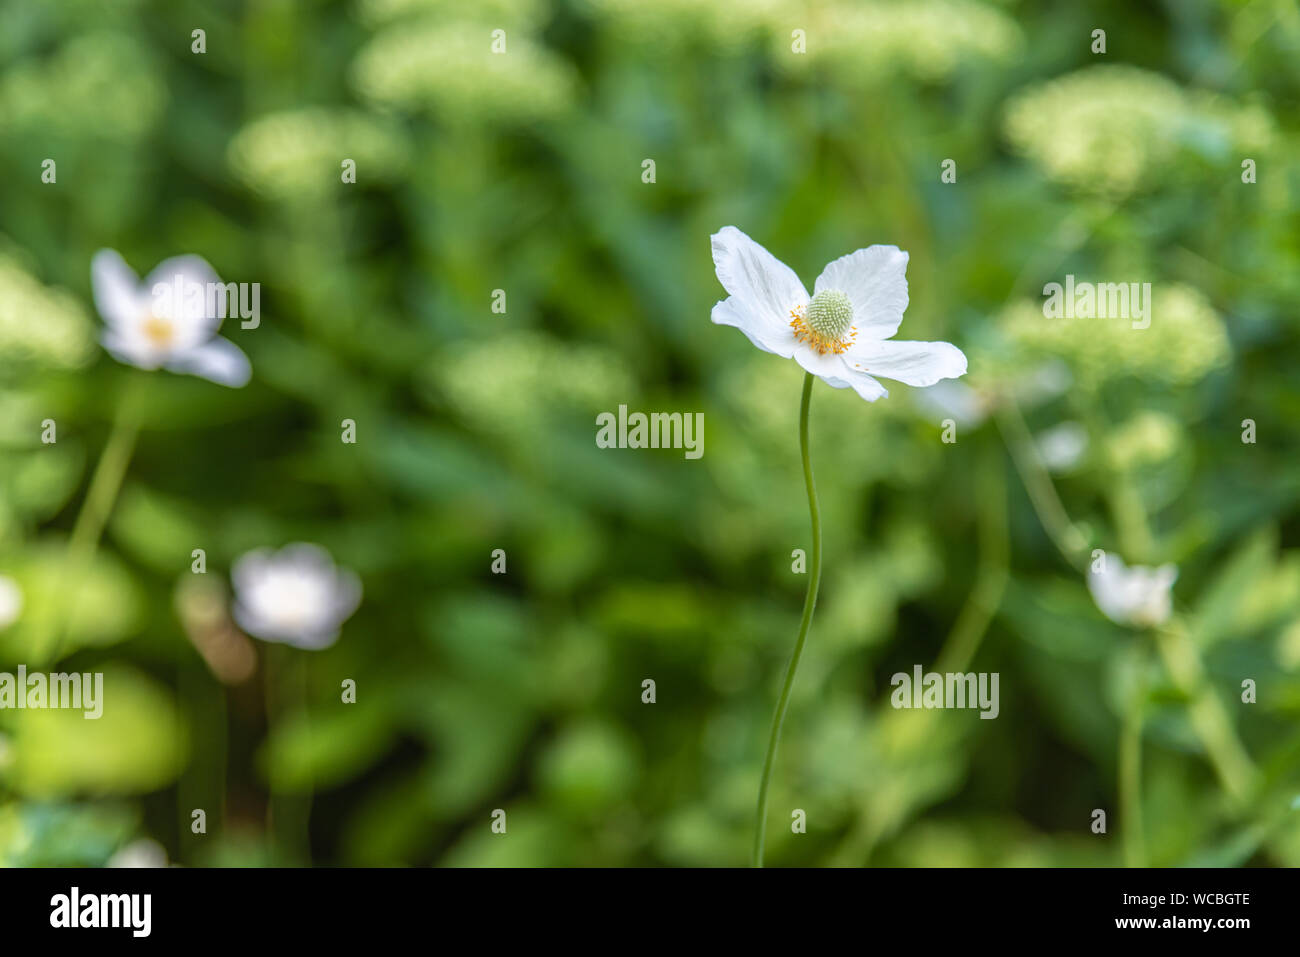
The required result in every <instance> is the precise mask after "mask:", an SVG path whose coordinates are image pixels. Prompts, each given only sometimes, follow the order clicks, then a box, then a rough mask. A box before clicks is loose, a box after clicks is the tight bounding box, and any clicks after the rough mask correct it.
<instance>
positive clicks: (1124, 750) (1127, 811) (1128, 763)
mask: <svg viewBox="0 0 1300 957" xmlns="http://www.w3.org/2000/svg"><path fill="white" fill-rule="evenodd" d="M1145 710H1146V689H1145V687H1140V688H1138V689H1137V690H1136V691H1134V693H1133V694H1132V695H1130V697H1129V700H1128V702H1127V704H1126V708H1125V712H1124V721H1123V725H1122V727H1121V729H1120V736H1119V804H1120V813H1121V814H1123V818H1122V819H1121V826H1122V828H1123V830H1122V832H1121V834H1122V835H1123V848H1124V866H1125V867H1146V866H1147V865H1146V840H1145V837H1144V831H1143V825H1142V723H1143V718H1144V717H1145Z"/></svg>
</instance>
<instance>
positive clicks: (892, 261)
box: [813, 246, 907, 339]
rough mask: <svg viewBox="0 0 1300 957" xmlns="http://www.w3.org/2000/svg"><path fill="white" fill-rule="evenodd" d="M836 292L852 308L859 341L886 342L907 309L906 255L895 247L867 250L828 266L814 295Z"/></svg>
mask: <svg viewBox="0 0 1300 957" xmlns="http://www.w3.org/2000/svg"><path fill="white" fill-rule="evenodd" d="M823 289H838V290H839V291H840V292H842V293H845V294H846V295H847V296H848V297H849V302H851V303H852V304H853V324H854V325H855V326H857V328H858V335H859V338H860V339H862V338H865V339H888V338H889V337H890V336H892V335H893V334H894V333H896V332H897V331H898V325H899V323H901V322H902V321H903V312H904V311H905V310H906V309H907V253H905V252H903V251H902V250H900V249H899V248H898V247H897V246H868V247H867V248H866V249H859V250H858V251H857V252H852V253H849V254H848V255H847V256H841V257H840V258H839V259H837V260H835V261H834V262H832V263H830V264H829V265H827V267H826V268H825V269H823V270H822V274H821V275H820V276H818V277H817V282H816V283H815V284H814V285H813V292H814V293H818V292H821V291H822V290H823Z"/></svg>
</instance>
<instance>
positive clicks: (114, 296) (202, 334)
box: [90, 249, 252, 388]
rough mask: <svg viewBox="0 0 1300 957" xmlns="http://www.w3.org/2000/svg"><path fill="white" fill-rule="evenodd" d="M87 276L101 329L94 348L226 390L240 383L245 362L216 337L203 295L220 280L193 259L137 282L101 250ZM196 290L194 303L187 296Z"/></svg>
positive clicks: (212, 299) (167, 263) (211, 303)
mask: <svg viewBox="0 0 1300 957" xmlns="http://www.w3.org/2000/svg"><path fill="white" fill-rule="evenodd" d="M90 276H91V281H92V285H93V286H94V292H95V306H96V308H98V309H99V314H100V315H101V316H103V317H104V323H105V328H104V334H103V336H102V337H101V339H100V342H101V343H102V344H103V346H104V348H105V349H107V350H108V353H109V354H110V355H111V356H112V357H113V358H114V359H116V360H117V361H118V362H123V363H126V364H127V365H133V366H136V367H137V368H140V369H150V370H152V369H159V368H163V369H168V370H170V371H172V372H181V373H187V374H189V375H197V376H201V377H202V378H204V379H209V380H211V381H212V382H217V383H219V384H221V385H227V386H231V387H233V388H239V387H240V386H242V385H244V383H246V382H247V381H248V379H249V376H250V374H251V372H252V369H251V367H250V366H249V362H248V357H247V356H246V355H244V353H243V352H242V351H241V350H240V349H239V347H238V346H236V345H235V344H234V343H233V342H231V341H230V340H228V339H223V338H221V337H220V336H218V335H217V327H218V326H219V325H220V324H221V320H220V319H219V318H218V317H217V316H216V315H215V312H216V310H215V308H214V307H215V305H216V300H217V297H216V296H215V295H211V294H209V291H210V290H216V288H217V284H219V283H220V280H219V279H218V278H217V274H216V272H214V271H213V269H212V267H211V266H209V265H208V264H207V262H206V261H204V260H203V259H202V258H201V257H199V256H175V257H173V258H171V259H166V260H163V261H162V262H161V263H159V264H158V266H157V267H156V268H155V269H154V271H153V272H151V273H150V274H149V276H148V278H146V279H145V281H144V282H143V283H142V282H140V280H139V278H138V277H137V276H136V274H135V273H134V272H133V271H132V270H131V267H130V266H128V265H127V264H126V262H125V260H123V259H122V257H121V256H120V255H118V254H117V253H116V252H115V251H114V250H111V249H101V250H100V251H99V252H97V253H95V258H94V259H93V260H92V261H91V264H90ZM196 283H197V284H200V285H201V286H202V289H203V292H204V294H203V295H202V296H199V295H191V294H190V293H191V292H192V290H193V289H194V284H196ZM177 290H179V291H180V292H181V294H180V295H176V294H175V292H176V291H177Z"/></svg>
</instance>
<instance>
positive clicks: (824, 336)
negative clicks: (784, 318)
mask: <svg viewBox="0 0 1300 957" xmlns="http://www.w3.org/2000/svg"><path fill="white" fill-rule="evenodd" d="M790 319H791V322H790V328H791V329H793V330H794V337H795V338H796V339H798V340H799V341H800V342H806V343H808V344H809V345H810V346H812V347H813V348H814V349H816V350H817V351H818V352H819V353H821V354H822V355H825V354H826V353H828V352H833V353H835V354H836V355H839V354H840V353H842V352H844V351H845V350H846V349H848V347H849V346H850V345H852V344H853V340H854V339H856V338H857V335H858V330H857V329H856V328H854V326H853V303H851V302H850V301H849V297H848V295H846V294H845V293H842V292H840V291H839V290H838V289H823V290H821V292H819V293H817V295H815V296H813V297H812V300H811V301H810V302H809V303H808V305H807V306H797V307H795V308H794V309H791V310H790Z"/></svg>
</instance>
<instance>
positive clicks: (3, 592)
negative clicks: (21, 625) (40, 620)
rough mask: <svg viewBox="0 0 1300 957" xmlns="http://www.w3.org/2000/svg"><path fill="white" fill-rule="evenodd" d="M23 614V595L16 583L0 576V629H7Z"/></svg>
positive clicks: (5, 576) (4, 576)
mask: <svg viewBox="0 0 1300 957" xmlns="http://www.w3.org/2000/svg"><path fill="white" fill-rule="evenodd" d="M22 612H23V593H22V590H21V589H20V588H19V587H18V583H17V582H16V581H14V580H13V579H12V578H9V577H8V576H7V575H0V629H3V628H8V627H9V626H10V625H12V624H13V623H14V622H15V621H17V620H18V616H19V615H21V614H22Z"/></svg>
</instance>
